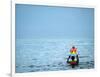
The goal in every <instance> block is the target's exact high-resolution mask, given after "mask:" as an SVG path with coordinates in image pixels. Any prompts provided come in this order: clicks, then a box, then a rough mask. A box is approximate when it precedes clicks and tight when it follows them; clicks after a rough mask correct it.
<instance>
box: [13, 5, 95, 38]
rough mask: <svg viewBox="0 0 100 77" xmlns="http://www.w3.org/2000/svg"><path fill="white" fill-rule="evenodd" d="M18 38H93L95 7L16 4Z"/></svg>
mask: <svg viewBox="0 0 100 77" xmlns="http://www.w3.org/2000/svg"><path fill="white" fill-rule="evenodd" d="M15 13H16V19H15V21H16V38H18V39H20V38H21V39H22V38H23V39H26V38H30V39H33V38H93V32H94V31H93V30H94V9H93V8H73V7H51V6H38V5H25V4H16V12H15Z"/></svg>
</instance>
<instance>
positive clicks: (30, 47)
mask: <svg viewBox="0 0 100 77" xmlns="http://www.w3.org/2000/svg"><path fill="white" fill-rule="evenodd" d="M73 45H74V46H76V47H77V49H78V54H79V65H78V66H76V67H75V68H72V67H71V66H70V65H69V64H67V63H66V58H67V57H68V56H69V50H70V48H71V47H72V46H73ZM15 53H16V55H15V59H16V63H15V64H16V68H15V71H16V73H26V72H42V71H60V70H77V69H92V68H94V42H93V40H92V39H16V52H15Z"/></svg>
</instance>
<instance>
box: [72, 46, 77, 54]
mask: <svg viewBox="0 0 100 77" xmlns="http://www.w3.org/2000/svg"><path fill="white" fill-rule="evenodd" d="M70 54H77V48H76V47H75V46H73V47H72V48H71V49H70Z"/></svg>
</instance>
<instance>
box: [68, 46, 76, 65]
mask: <svg viewBox="0 0 100 77" xmlns="http://www.w3.org/2000/svg"><path fill="white" fill-rule="evenodd" d="M75 56H76V57H75ZM67 61H68V63H69V62H70V64H76V63H77V64H78V55H77V48H76V47H75V46H72V48H71V49H70V55H69V57H68V60H67ZM76 61H77V62H76Z"/></svg>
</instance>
